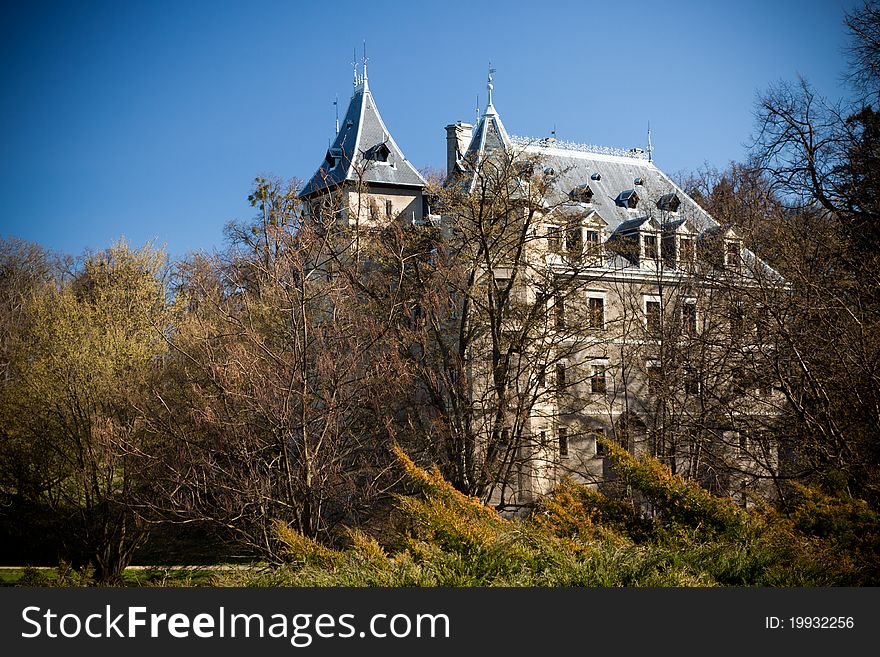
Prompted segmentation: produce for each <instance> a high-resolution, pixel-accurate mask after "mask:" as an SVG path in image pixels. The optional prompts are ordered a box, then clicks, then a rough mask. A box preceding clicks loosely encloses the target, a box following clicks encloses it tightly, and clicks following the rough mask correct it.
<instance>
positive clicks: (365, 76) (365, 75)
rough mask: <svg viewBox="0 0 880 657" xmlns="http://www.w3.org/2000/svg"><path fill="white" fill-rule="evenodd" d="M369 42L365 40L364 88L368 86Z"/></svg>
mask: <svg viewBox="0 0 880 657" xmlns="http://www.w3.org/2000/svg"><path fill="white" fill-rule="evenodd" d="M368 61H369V60H368V59H367V40H366V39H364V88H365V89H366V86H367V62H368Z"/></svg>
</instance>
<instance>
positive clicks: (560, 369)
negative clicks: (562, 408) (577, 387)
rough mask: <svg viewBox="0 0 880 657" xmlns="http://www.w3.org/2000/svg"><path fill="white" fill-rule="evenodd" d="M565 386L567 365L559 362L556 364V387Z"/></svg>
mask: <svg viewBox="0 0 880 657" xmlns="http://www.w3.org/2000/svg"><path fill="white" fill-rule="evenodd" d="M564 387H565V365H563V364H562V363H557V365H556V388H557V389H559V390H561V389H562V388H564Z"/></svg>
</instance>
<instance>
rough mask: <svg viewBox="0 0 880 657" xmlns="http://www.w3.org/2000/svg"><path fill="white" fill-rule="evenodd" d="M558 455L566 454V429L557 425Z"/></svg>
mask: <svg viewBox="0 0 880 657" xmlns="http://www.w3.org/2000/svg"><path fill="white" fill-rule="evenodd" d="M558 431H559V456H568V429H567V428H566V427H559V429H558Z"/></svg>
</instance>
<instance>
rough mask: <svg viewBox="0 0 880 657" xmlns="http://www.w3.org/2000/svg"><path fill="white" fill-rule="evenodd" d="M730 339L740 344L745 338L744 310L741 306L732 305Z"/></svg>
mask: <svg viewBox="0 0 880 657" xmlns="http://www.w3.org/2000/svg"><path fill="white" fill-rule="evenodd" d="M729 322H730V337H731V339H732V340H734V341H735V342H739V341H740V340H742V337H743V329H744V324H745V322H744V317H743V311H742V308H741V307H740V306H739V304H736V303H731V304H730V320H729Z"/></svg>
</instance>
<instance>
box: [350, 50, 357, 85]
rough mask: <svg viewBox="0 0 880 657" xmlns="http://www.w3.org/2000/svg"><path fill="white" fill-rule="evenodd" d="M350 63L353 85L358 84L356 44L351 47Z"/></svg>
mask: <svg viewBox="0 0 880 657" xmlns="http://www.w3.org/2000/svg"><path fill="white" fill-rule="evenodd" d="M351 65H352V66H353V67H354V86H358V53H357V46H355V47H354V48H352V49H351Z"/></svg>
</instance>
